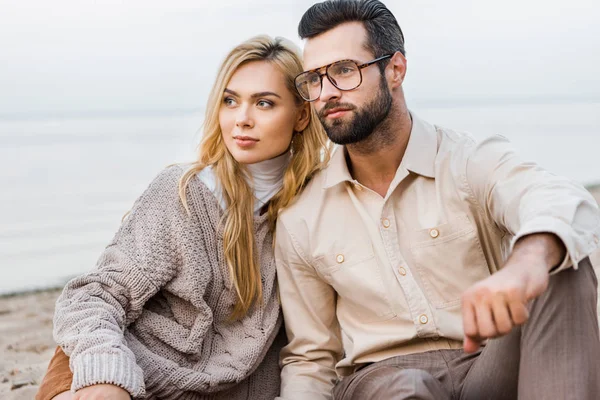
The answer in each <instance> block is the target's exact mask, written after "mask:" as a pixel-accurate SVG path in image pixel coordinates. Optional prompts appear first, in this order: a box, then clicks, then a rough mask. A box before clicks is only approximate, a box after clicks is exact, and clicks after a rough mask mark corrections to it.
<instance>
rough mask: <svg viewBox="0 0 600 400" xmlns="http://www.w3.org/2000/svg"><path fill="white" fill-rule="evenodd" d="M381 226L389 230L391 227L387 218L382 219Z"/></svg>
mask: <svg viewBox="0 0 600 400" xmlns="http://www.w3.org/2000/svg"><path fill="white" fill-rule="evenodd" d="M381 224H382V225H383V227H384V228H389V227H390V225H391V223H390V220H389V219H387V218H384V219H382V220H381Z"/></svg>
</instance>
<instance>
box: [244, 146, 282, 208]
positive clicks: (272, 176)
mask: <svg viewBox="0 0 600 400" xmlns="http://www.w3.org/2000/svg"><path fill="white" fill-rule="evenodd" d="M290 158H291V154H290V152H288V151H286V152H285V153H283V154H282V155H280V156H278V157H275V158H272V159H270V160H265V161H261V162H258V163H255V164H247V165H246V170H247V171H248V175H249V178H250V179H251V180H250V181H249V182H248V184H249V185H250V187H252V188H253V189H254V197H255V202H254V212H255V213H257V212H258V211H259V210H260V209H261V208H262V206H264V205H265V204H266V203H267V202H268V201H269V200H271V198H272V197H273V196H274V195H275V194H276V193H277V192H279V190H281V188H282V187H283V174H284V173H285V169H286V168H287V166H288V164H289V162H290Z"/></svg>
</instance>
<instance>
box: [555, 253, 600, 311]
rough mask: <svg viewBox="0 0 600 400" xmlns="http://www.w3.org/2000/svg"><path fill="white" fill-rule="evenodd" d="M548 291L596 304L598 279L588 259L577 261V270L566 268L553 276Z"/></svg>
mask: <svg viewBox="0 0 600 400" xmlns="http://www.w3.org/2000/svg"><path fill="white" fill-rule="evenodd" d="M549 289H550V290H552V291H559V292H564V293H562V295H568V296H569V298H577V299H578V300H579V301H581V302H594V304H595V302H596V300H597V296H598V279H597V277H596V272H595V271H594V267H593V266H592V263H591V262H590V258H589V257H586V258H584V259H582V260H581V261H579V264H578V269H577V270H574V269H572V268H568V269H566V270H564V271H561V272H559V273H558V274H556V275H553V276H552V278H551V280H550V288H549Z"/></svg>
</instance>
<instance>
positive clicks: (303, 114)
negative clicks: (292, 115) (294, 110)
mask: <svg viewBox="0 0 600 400" xmlns="http://www.w3.org/2000/svg"><path fill="white" fill-rule="evenodd" d="M309 122H310V104H309V103H307V102H304V103H302V105H301V106H300V108H299V109H298V114H297V115H296V124H295V125H294V130H295V131H296V132H302V131H303V130H305V129H306V127H307V126H308V123H309Z"/></svg>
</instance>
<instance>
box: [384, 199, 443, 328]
mask: <svg viewBox="0 0 600 400" xmlns="http://www.w3.org/2000/svg"><path fill="white" fill-rule="evenodd" d="M390 202H391V200H389V199H388V200H387V201H386V203H385V205H384V207H383V210H382V213H381V214H382V218H381V224H380V228H379V231H380V232H381V238H382V240H383V242H384V247H385V250H386V253H387V256H388V259H389V261H390V264H391V265H392V266H394V269H395V274H394V275H395V276H396V277H397V281H398V283H399V284H400V287H401V288H402V291H403V294H404V298H405V300H406V305H407V306H408V308H409V312H410V315H411V319H412V320H413V322H414V323H415V329H416V331H417V334H418V335H419V337H427V336H430V335H431V333H433V332H435V329H436V328H435V326H434V324H427V323H425V324H422V323H420V322H419V317H420V316H421V315H425V317H426V318H428V321H429V317H427V315H429V314H430V309H429V303H428V301H427V297H426V296H425V294H424V293H423V291H422V290H421V288H420V287H419V285H418V284H417V282H416V281H415V279H414V277H413V276H412V275H411V274H410V272H409V271H408V268H407V266H406V265H405V264H404V260H401V258H402V257H399V256H400V255H401V251H400V239H399V237H398V231H397V229H396V228H397V227H396V225H395V224H394V223H393V222H394V221H395V215H394V210H393V208H391V205H390ZM383 215H385V216H386V217H385V218H387V219H389V220H390V227H389V228H385V227H384V225H383ZM396 295H398V294H396ZM415 316H416V320H415V319H413V318H415Z"/></svg>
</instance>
